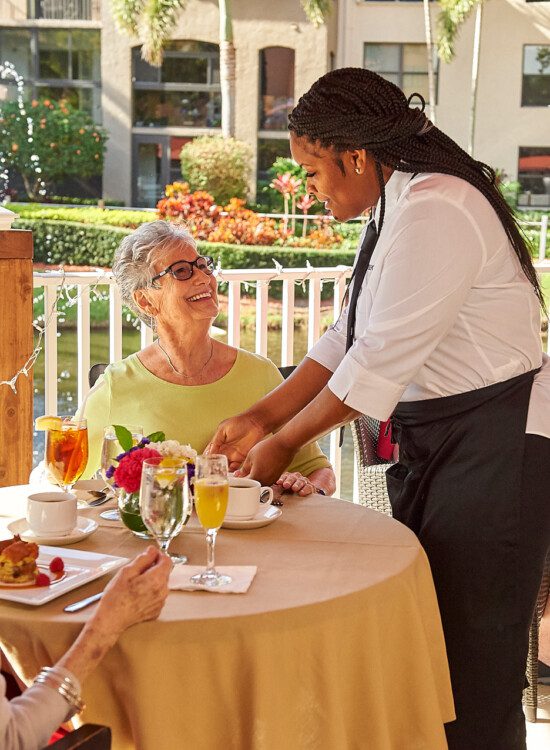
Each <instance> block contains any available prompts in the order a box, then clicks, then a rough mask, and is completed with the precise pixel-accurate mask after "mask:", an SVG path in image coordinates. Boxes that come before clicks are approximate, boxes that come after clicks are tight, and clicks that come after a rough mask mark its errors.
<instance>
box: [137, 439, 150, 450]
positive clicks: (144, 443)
mask: <svg viewBox="0 0 550 750" xmlns="http://www.w3.org/2000/svg"><path fill="white" fill-rule="evenodd" d="M150 442H151V441H150V440H149V438H148V437H144V438H141V441H140V445H141V447H142V448H143V446H144V445H149V443H150Z"/></svg>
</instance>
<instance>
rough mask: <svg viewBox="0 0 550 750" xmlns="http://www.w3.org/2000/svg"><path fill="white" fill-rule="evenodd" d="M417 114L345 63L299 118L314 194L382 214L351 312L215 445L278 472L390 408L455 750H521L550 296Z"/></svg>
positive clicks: (514, 229) (337, 212)
mask: <svg viewBox="0 0 550 750" xmlns="http://www.w3.org/2000/svg"><path fill="white" fill-rule="evenodd" d="M412 104H413V103H412V102H411V100H407V99H406V98H405V96H404V94H403V93H402V92H401V90H400V89H398V88H397V87H396V86H394V85H393V84H392V83H390V82H388V81H386V80H384V79H382V78H381V77H379V76H377V75H376V74H374V73H372V72H369V71H367V70H363V69H354V68H346V69H341V70H336V71H333V72H331V73H328V74H327V75H326V76H323V77H322V78H321V79H320V80H319V81H317V82H316V83H315V84H314V85H313V86H312V88H311V89H310V91H308V92H307V93H306V94H305V95H304V96H303V97H302V98H301V99H300V101H299V103H298V105H297V107H296V108H295V109H294V111H293V112H292V114H291V116H290V125H289V127H290V130H291V149H292V154H293V156H294V158H295V159H296V161H298V162H299V163H300V164H301V165H302V166H303V167H304V168H305V169H306V170H307V173H308V190H309V191H310V192H311V193H313V194H314V195H316V196H317V198H319V200H321V201H324V202H325V204H326V207H327V209H328V210H330V211H331V212H332V213H333V215H334V216H335V218H337V219H339V220H341V221H345V220H348V219H350V218H352V217H355V216H358V215H359V214H361V213H362V212H363V211H365V210H366V209H369V208H371V207H374V208H375V210H374V217H373V221H372V222H371V224H370V225H369V226H368V228H367V230H366V231H365V233H364V236H363V237H362V241H361V249H360V251H359V253H358V257H357V260H356V265H355V270H354V278H353V282H352V288H351V296H350V303H349V306H348V307H347V308H346V309H345V310H344V312H343V314H342V315H341V317H340V319H339V320H338V321H337V323H336V324H335V325H334V326H333V327H332V328H331V329H329V330H328V331H327V333H326V334H325V335H324V336H323V337H322V338H321V339H320V341H319V342H318V343H317V344H316V345H315V346H314V347H313V349H312V350H311V351H310V352H309V353H308V355H307V357H306V359H305V360H304V362H303V363H302V364H301V365H300V366H299V368H298V369H297V370H296V371H295V373H294V374H293V376H292V377H291V378H290V379H289V380H287V381H286V382H285V383H284V384H283V385H282V386H280V388H279V389H277V391H275V392H274V393H273V394H271V395H270V396H268V397H267V398H265V399H263V400H262V401H260V402H259V403H258V404H256V405H255V406H254V407H252V409H251V410H249V411H248V412H246V413H245V414H243V415H241V416H240V417H237V418H234V419H233V420H229V421H228V422H226V423H223V424H222V425H221V426H220V428H219V430H218V432H217V434H216V436H215V437H214V439H213V441H212V449H213V450H220V449H221V450H224V451H225V452H227V454H228V455H229V456H230V457H231V458H232V460H233V461H234V463H235V464H237V463H239V462H240V461H243V460H244V464H243V471H244V472H245V473H248V472H249V473H251V474H252V475H253V476H254V477H256V478H257V479H261V480H262V481H264V482H266V481H272V480H273V479H274V478H275V477H276V476H278V472H279V471H280V469H281V467H282V466H283V465H286V464H287V463H288V459H289V456H291V455H293V453H294V452H295V451H296V450H297V449H298V448H299V447H300V446H301V445H303V444H305V443H306V442H310V441H311V440H312V439H314V438H315V437H317V436H319V435H321V434H324V433H326V432H327V431H328V430H329V429H331V428H333V427H334V426H336V425H338V424H341V423H344V422H346V421H349V420H351V419H353V418H355V416H357V415H358V414H360V413H362V414H368V415H370V416H372V417H376V418H378V419H380V420H385V419H388V418H389V417H390V416H391V418H392V424H393V427H394V434H395V436H396V438H397V440H398V442H399V448H400V454H399V463H397V464H395V465H394V466H392V467H391V468H390V469H389V471H388V490H389V494H390V499H391V503H392V508H393V513H394V516H395V517H396V518H397V519H398V520H400V521H402V522H403V523H405V524H406V525H407V526H409V527H410V528H411V529H412V530H413V531H414V532H415V533H416V534H417V535H418V537H419V539H420V541H421V542H422V544H423V546H424V548H425V550H426V552H427V554H428V557H429V559H430V564H431V567H432V572H433V576H434V581H435V586H436V590H437V594H438V600H439V605H440V609H441V615H442V620H443V627H444V631H445V638H446V644H447V651H448V656H449V663H450V669H451V681H452V685H453V694H454V698H455V708H456V714H457V719H456V721H455V722H452V723H450V724H448V725H447V726H446V730H447V738H448V743H449V747H450V748H451V750H519V749H520V748H525V721H524V716H523V712H522V708H521V696H522V689H523V687H524V679H525V665H526V658H527V649H528V630H529V624H530V622H531V618H532V614H533V608H534V604H535V600H536V596H537V591H538V586H539V582H540V579H541V575H542V566H543V561H544V557H545V554H546V550H547V548H548V545H549V542H550V496H549V495H550V366H548V365H547V364H546V362H543V358H542V353H541V342H540V310H541V304H542V295H541V291H540V287H539V284H538V281H537V277H536V274H535V271H534V268H533V265H532V262H531V258H530V255H529V252H528V250H527V247H526V245H525V241H524V238H523V236H522V234H521V232H520V230H519V229H518V226H517V224H516V222H515V219H514V217H513V215H512V213H511V211H510V209H509V208H508V206H507V205H506V203H505V201H504V200H503V198H502V196H501V195H500V192H499V190H498V188H497V186H496V184H495V176H494V173H493V171H492V170H491V169H490V168H489V167H488V166H486V165H484V164H482V163H480V162H476V161H474V160H473V159H472V158H471V157H470V156H469V155H468V154H466V153H465V152H464V151H463V150H462V149H461V148H460V147H459V146H458V145H457V144H456V143H454V141H452V140H451V139H450V138H448V137H447V136H446V135H445V134H444V133H442V132H441V131H440V130H438V129H437V128H436V127H435V126H433V124H432V123H431V122H430V121H429V120H427V118H426V117H425V115H424V114H423V111H422V109H423V102H422V108H418V107H414V106H412ZM279 428H281V429H280V431H279V432H278V433H277V434H276V435H275V436H273V437H268V438H266V439H264V440H262V441H261V442H260V443H259V444H258V445H256V446H255V447H253V448H252V449H251V446H252V445H253V443H254V442H255V441H257V440H258V439H259V438H261V437H264V436H265V435H267V434H268V433H270V432H272V431H274V430H277V429H279ZM250 449H251V450H250ZM248 451H249V452H248ZM247 452H248V455H247ZM395 679H399V676H398V675H396V676H395ZM403 679H406V676H405V675H404V676H403ZM356 741H357V743H358V745H359V746H360V743H361V738H356ZM365 742H367V740H366V739H365ZM365 746H366V745H365Z"/></svg>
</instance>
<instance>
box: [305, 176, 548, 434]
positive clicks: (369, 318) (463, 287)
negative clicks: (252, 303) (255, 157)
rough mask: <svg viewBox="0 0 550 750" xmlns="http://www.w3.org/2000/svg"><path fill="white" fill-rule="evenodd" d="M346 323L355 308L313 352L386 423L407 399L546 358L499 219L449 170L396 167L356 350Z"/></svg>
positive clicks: (355, 402)
mask: <svg viewBox="0 0 550 750" xmlns="http://www.w3.org/2000/svg"><path fill="white" fill-rule="evenodd" d="M379 210H380V205H378V207H377V211H376V221H377V222H378V220H379ZM346 326H347V309H346V310H344V311H343V313H342V315H341V316H340V319H339V320H338V321H337V322H336V323H335V324H334V325H333V326H331V327H330V328H329V330H328V331H327V332H326V333H325V334H324V335H323V336H322V338H321V339H320V340H319V341H318V342H317V344H316V345H315V346H314V347H313V348H312V349H311V350H310V352H309V353H308V357H310V358H311V359H314V360H315V361H317V362H319V363H320V364H321V365H323V366H324V367H326V368H328V369H329V370H331V371H332V372H333V375H332V377H331V378H330V380H329V382H328V387H329V388H330V390H331V391H332V392H333V393H334V394H335V395H336V396H337V397H338V398H339V399H340V400H341V401H343V402H344V403H346V404H347V405H348V406H351V407H352V408H354V409H356V410H357V411H359V412H361V413H363V414H368V415H369V416H371V417H374V418H376V419H380V420H384V419H387V418H388V417H389V416H390V415H391V413H392V412H393V410H394V408H395V406H396V405H397V403H398V402H399V401H416V400H422V399H431V398H438V397H441V396H451V395H454V394H457V393H464V392H466V391H472V390H475V389H477V388H483V387H485V386H488V385H492V384H493V383H498V382H501V381H504V380H508V379H510V378H513V377H515V376H516V375H521V374H522V373H525V372H529V371H530V370H533V369H535V368H537V367H540V366H541V362H542V351H541V341H540V308H539V302H538V299H537V297H536V295H535V292H534V290H533V288H532V286H531V284H530V282H529V280H528V279H527V278H526V276H525V274H524V272H523V270H522V268H521V266H520V263H519V260H518V258H517V255H516V254H515V252H514V249H513V247H512V246H511V244H510V241H509V240H508V237H507V236H506V233H505V231H504V228H503V226H502V224H501V222H500V219H499V218H498V216H497V214H496V213H495V211H494V209H493V208H492V207H491V205H490V204H489V202H488V201H487V200H486V198H485V197H484V196H483V195H482V194H481V193H480V192H479V191H478V190H477V189H476V188H474V187H473V186H472V185H470V184H469V183H468V182H466V181H464V180H461V179H459V178H458V177H453V176H449V175H444V174H419V175H417V176H413V175H412V174H407V173H403V172H394V173H393V174H392V176H391V177H390V179H389V180H388V182H387V183H386V211H385V218H384V223H383V227H382V231H381V233H380V237H379V240H378V243H377V245H376V248H375V250H374V253H373V256H372V259H371V261H370V265H369V269H368V271H367V274H366V276H365V280H364V282H363V287H362V289H361V293H360V295H359V299H358V303H357V319H356V326H355V335H356V340H355V342H354V344H353V346H352V347H351V349H350V350H349V351H348V352H347V353H346V351H345V350H346ZM544 370H548V372H549V373H550V367H549V368H544ZM544 370H543V372H544ZM534 390H535V389H534ZM548 408H550V405H549V406H548V407H547V409H548ZM531 411H533V410H531ZM537 412H538V410H537ZM549 416H550V414H549ZM545 421H546V420H545ZM547 424H548V425H549V427H550V419H548V421H547ZM528 431H529V428H528ZM534 431H536V432H539V433H541V430H539V429H537V430H534ZM541 434H543V433H541ZM544 434H546V430H544Z"/></svg>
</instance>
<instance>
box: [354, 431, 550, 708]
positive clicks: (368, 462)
mask: <svg viewBox="0 0 550 750" xmlns="http://www.w3.org/2000/svg"><path fill="white" fill-rule="evenodd" d="M379 432H380V422H378V421H377V420H376V419H372V418H371V417H365V416H362V417H359V418H358V419H356V420H355V421H354V422H352V424H351V434H352V436H353V447H354V450H355V457H356V461H357V469H358V481H359V503H360V504H361V505H364V506H366V507H367V508H372V509H373V510H377V511H379V512H381V513H386V514H387V515H388V516H391V514H392V511H391V505H390V500H389V497H388V491H387V487H386V470H387V468H388V466H389V465H390V464H391V461H381V460H380V459H379V458H378V456H377V455H376V446H377V443H378V435H379ZM549 590H550V551H549V552H548V555H547V556H546V562H545V566H544V574H543V579H542V583H541V587H540V590H539V596H538V599H537V604H536V607H535V613H534V615H533V621H532V623H531V630H530V634H529V654H528V657H527V670H526V677H527V681H528V683H529V685H528V687H526V688H525V690H524V691H523V704H524V707H525V717H526V719H527V720H528V721H536V720H537V703H538V690H537V683H538V652H539V625H540V621H541V618H542V614H543V612H544V609H545V607H546V602H547V601H548V595H549Z"/></svg>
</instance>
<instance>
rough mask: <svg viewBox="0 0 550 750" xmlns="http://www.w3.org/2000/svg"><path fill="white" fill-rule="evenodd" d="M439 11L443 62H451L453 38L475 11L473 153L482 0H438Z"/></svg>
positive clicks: (470, 148)
mask: <svg viewBox="0 0 550 750" xmlns="http://www.w3.org/2000/svg"><path fill="white" fill-rule="evenodd" d="M438 2H439V5H440V6H441V11H440V13H439V18H438V28H439V35H438V40H437V48H438V54H439V57H440V58H441V59H442V60H443V61H444V62H451V60H452V59H453V58H454V55H455V48H454V44H455V40H456V38H457V36H458V32H459V29H460V27H461V26H462V24H463V23H464V22H465V21H466V19H467V18H468V16H469V15H470V13H471V12H472V10H474V8H475V11H476V18H475V27H474V51H473V55H472V82H471V88H470V124H469V129H468V131H469V132H468V153H469V154H470V155H471V156H472V155H473V153H474V134H475V122H476V98H477V84H478V74H479V50H480V44H481V21H482V15H483V3H484V0H438Z"/></svg>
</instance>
